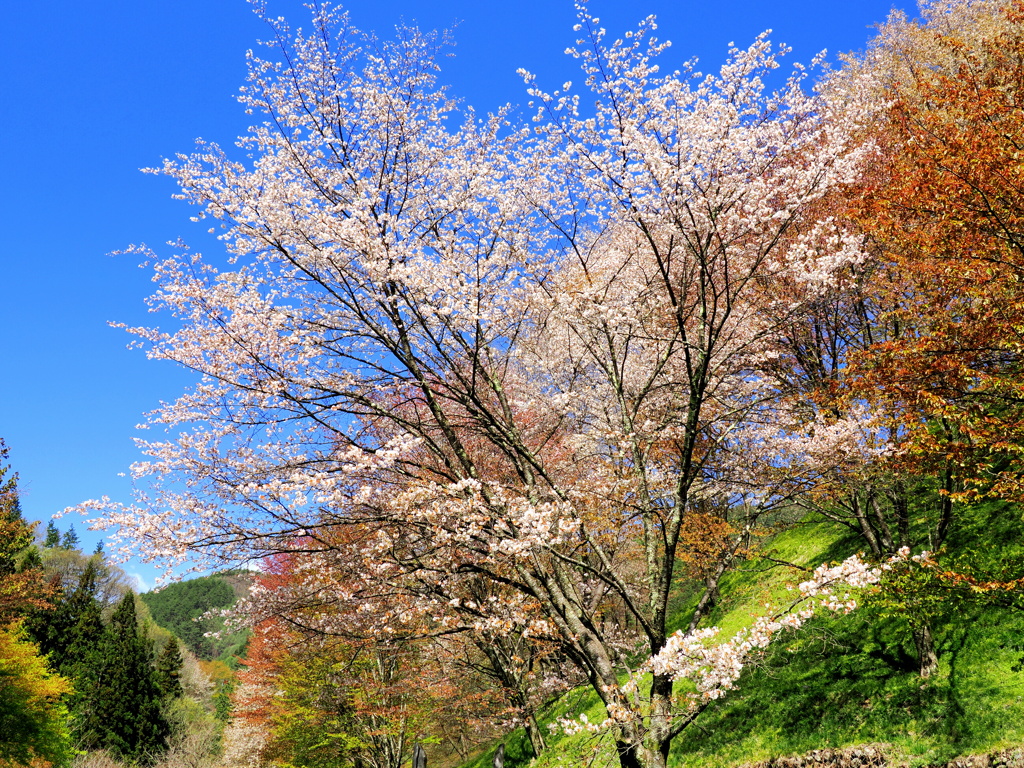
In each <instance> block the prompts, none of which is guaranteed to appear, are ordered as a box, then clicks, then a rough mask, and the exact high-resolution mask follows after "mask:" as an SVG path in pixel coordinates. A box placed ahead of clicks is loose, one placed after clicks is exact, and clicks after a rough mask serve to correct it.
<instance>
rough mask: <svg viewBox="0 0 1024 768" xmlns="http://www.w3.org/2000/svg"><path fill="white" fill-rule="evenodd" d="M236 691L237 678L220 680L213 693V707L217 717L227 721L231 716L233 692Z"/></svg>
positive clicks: (223, 721)
mask: <svg viewBox="0 0 1024 768" xmlns="http://www.w3.org/2000/svg"><path fill="white" fill-rule="evenodd" d="M234 692H235V679H234V678H230V679H228V680H220V681H219V682H218V683H217V689H216V690H215V691H214V693H213V708H214V714H215V715H216V717H217V719H218V720H220V721H221V722H222V723H226V722H227V721H228V720H229V719H230V717H231V694H232V693H234Z"/></svg>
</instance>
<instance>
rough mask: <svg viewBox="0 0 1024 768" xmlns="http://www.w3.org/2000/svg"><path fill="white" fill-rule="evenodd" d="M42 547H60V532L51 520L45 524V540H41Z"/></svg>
mask: <svg viewBox="0 0 1024 768" xmlns="http://www.w3.org/2000/svg"><path fill="white" fill-rule="evenodd" d="M43 546H44V547H47V548H50V547H57V546H60V531H59V530H58V529H57V526H56V524H55V523H54V522H53V520H51V521H50V522H48V523H47V524H46V538H45V539H43Z"/></svg>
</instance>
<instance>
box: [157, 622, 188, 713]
mask: <svg viewBox="0 0 1024 768" xmlns="http://www.w3.org/2000/svg"><path fill="white" fill-rule="evenodd" d="M182 664H183V662H182V659H181V651H180V650H179V649H178V639H177V638H176V637H172V638H170V639H168V641H167V643H166V644H165V645H164V649H163V651H161V652H160V655H159V656H158V657H157V660H156V675H155V679H156V685H157V688H159V689H160V695H161V696H163V697H164V698H165V699H176V698H177V697H178V696H181V691H182V689H181V666H182Z"/></svg>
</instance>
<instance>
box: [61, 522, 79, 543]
mask: <svg viewBox="0 0 1024 768" xmlns="http://www.w3.org/2000/svg"><path fill="white" fill-rule="evenodd" d="M60 546H61V548H63V549H78V534H77V533H75V526H73V525H72V526H71V527H70V528H68V529H67V530H66V531H64V535H63V536H62V537H61V540H60Z"/></svg>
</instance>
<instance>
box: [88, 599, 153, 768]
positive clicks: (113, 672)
mask: <svg viewBox="0 0 1024 768" xmlns="http://www.w3.org/2000/svg"><path fill="white" fill-rule="evenodd" d="M101 650H102V655H103V658H102V667H101V669H100V670H99V675H98V677H99V681H100V690H99V691H98V692H97V693H98V701H97V702H96V713H97V716H98V717H99V722H100V723H102V725H103V727H104V728H105V729H106V733H105V734H104V737H103V746H105V747H106V748H107V749H109V750H111V751H112V752H113V753H114V754H115V755H117V756H118V757H120V758H122V759H125V760H128V761H130V762H133V763H146V762H149V761H151V760H152V759H153V758H154V757H155V756H156V755H157V754H159V753H160V752H161V751H163V749H164V748H165V746H166V738H167V734H168V731H169V726H168V723H167V720H166V719H165V718H164V716H163V713H162V711H161V707H160V688H159V687H158V686H157V683H156V679H155V673H154V670H153V667H152V665H151V663H150V662H151V659H150V652H149V648H148V643H147V642H146V640H145V638H144V637H143V636H142V635H141V634H140V632H139V626H138V620H137V619H136V615H135V595H134V594H132V593H129V594H127V595H125V596H124V598H123V599H122V600H121V602H120V603H119V604H118V606H117V609H116V610H115V611H114V615H113V616H112V617H111V620H110V624H109V625H108V627H107V629H106V632H105V637H104V641H103V643H102V644H101Z"/></svg>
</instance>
